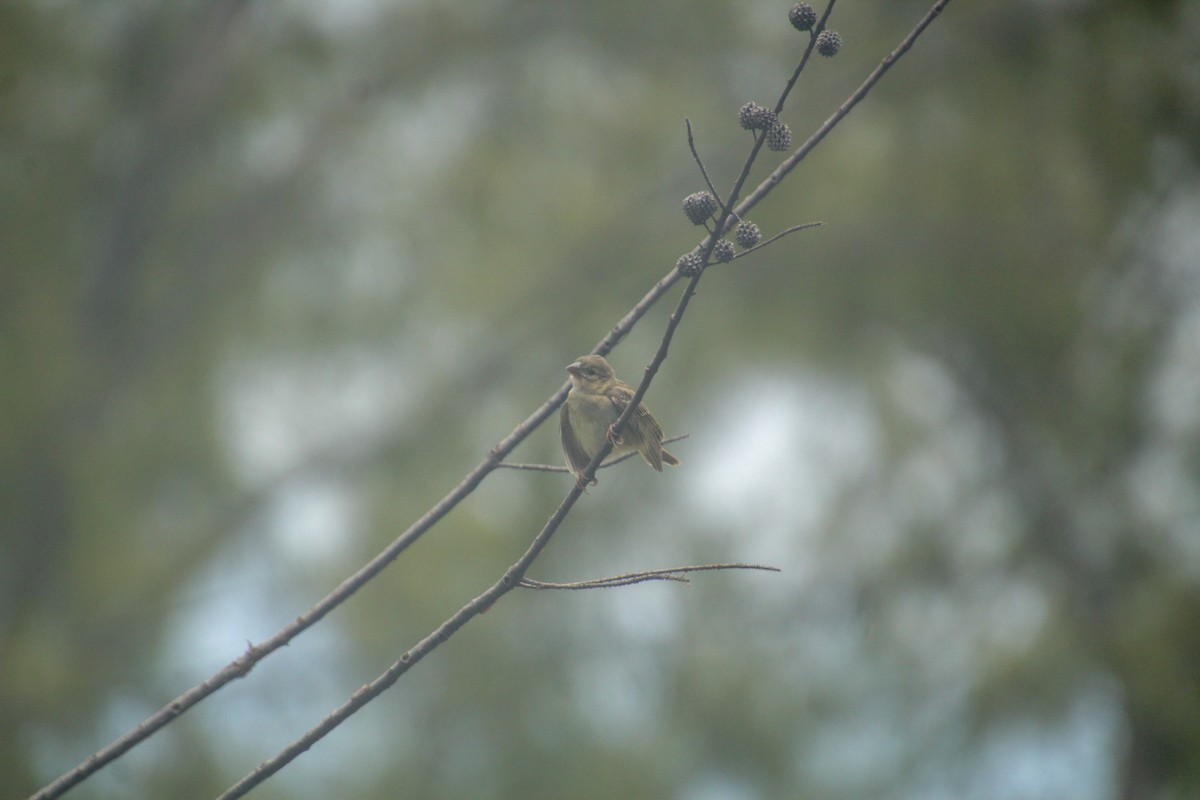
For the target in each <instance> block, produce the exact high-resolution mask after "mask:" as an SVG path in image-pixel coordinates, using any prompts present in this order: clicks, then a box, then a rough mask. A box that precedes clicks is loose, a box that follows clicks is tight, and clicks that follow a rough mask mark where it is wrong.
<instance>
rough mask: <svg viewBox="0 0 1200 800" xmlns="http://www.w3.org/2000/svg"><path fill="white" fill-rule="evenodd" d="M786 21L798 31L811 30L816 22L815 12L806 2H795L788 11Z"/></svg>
mask: <svg viewBox="0 0 1200 800" xmlns="http://www.w3.org/2000/svg"><path fill="white" fill-rule="evenodd" d="M788 21H789V22H791V23H792V27H793V28H795V29H796V30H798V31H811V30H812V27H813V25H816V24H817V12H816V11H813V7H812V6H810V5H809V4H808V3H796V5H794V6H792V10H791V11H789V12H788Z"/></svg>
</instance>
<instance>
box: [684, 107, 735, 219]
mask: <svg viewBox="0 0 1200 800" xmlns="http://www.w3.org/2000/svg"><path fill="white" fill-rule="evenodd" d="M683 121H684V123H685V124H686V125H687V135H688V137H687V139H688V149H689V150H691V151H692V158H694V159H696V166H698V167H699V168H700V174H701V175H703V176H704V182H705V183H706V184H707V185H708V190H709V191H710V192H712V196H713V197H714V198H715V199H716V201H717V204H718V205H719V206H721V211H722V212H724V211H725V208H726V206H725V201H724V200H722V199H721V193H720V192H718V191H717V187H716V186H713V182H712V179H711V178H709V177H708V170H707V169H705V168H704V161H703V160H701V158H700V154H699V153H698V152H696V139H695V137H694V136H693V135H692V121H691V120H690V119H688V118H687V117H684V119H683Z"/></svg>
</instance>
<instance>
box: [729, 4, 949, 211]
mask: <svg viewBox="0 0 1200 800" xmlns="http://www.w3.org/2000/svg"><path fill="white" fill-rule="evenodd" d="M949 2H950V0H937V2H935V3H934V4H933V7H932V8H930V9H929V11H927V12H925V16H923V17H921V21H920V22H918V23H917V25H916V27H915V28H913V29H912V30H911V31H910V32H909V34H908V35H907V36H905V37H904V38H903V39H901V40H900V44H898V45H896V49H895V50H893V51H892V52H890V53H888V54H887V55H886V56H885V57H884V59H883V61H881V62H879V66H877V67H876V68H875V69H874V70H872V71H871V74H870V75H868V76H867V78H866V80H864V81H863V82H862V84H861V85H859V87H858V88H857V89H855V90H854V91H853V92H851V94H850V96H849V97H847V98H846V99H845V101H843V102H842V104H841V105H840V106H838V108H837V110H836V111H834V112H833V114H832V115H831V116H830V117H829V119H827V120H825V122H823V123H821V127H819V128H817V129H816V131H814V132H813V134H812V136H809V137H808V140H807V141H805V142H804V144H802V145H800V146H799V147H798V148H796V150H795V151H793V152H792V154H791V155H790V156H788V157H787V158H786V159H784V160H783V162H782V163H781V164H780V165H779V166H778V167H776V168H775V170H774V172H772V173H771V174H770V175H768V176H767V177H766V178H764V179H763V181H762V183H760V184H759V185H758V188H756V189H755V190H754V191H753V192H751V193H750V194H749V195H747V196H746V199H745V200H743V201H742V202H741V203H740V204H738V206H737V208H736V209H735V211H736V213H737V214H738V215H742V214H745V213H746V212H747V211H749V210H750V209H752V208H754V206H756V205H758V204H759V203H760V202H761V201H762V200H763V198H765V197H766V196H767V195H768V194H770V193H771V190H772V189H774V188H775V186H776V185H777V184H779V182H780V181H782V180H783V179H784V177H786V176H787V174H788V173H789V172H791V171H792V170H793V169H795V168H796V165H797V164H799V163H800V162H801V161H803V160H804V157H805V156H807V155H808V154H809V153H810V152H812V150H813V148H815V147H816V146H817V145H818V144H820V143H821V140H822V139H824V138H825V137H826V136H828V135H829V132H830V131H832V130H833V129H834V128H835V127H837V124H838V123H839V122H841V121H842V120H843V119H844V118H845V117H846V115H847V114H849V113H850V112H851V111H852V110H853V109H854V107H855V106H856V105H858V103H859V101H861V100H862V99H863V98H864V97H866V96H867V93H868V92H870V91H871V89H873V88H874V87H875V84H877V83H879V80H880V78H882V77H883V76H884V75H885V74H886V73H887V71H888V70H889V69H891V68H892V67H893V66H895V65H896V62H897V61H899V60H900V57H901V56H903V55H904V54H905V53H907V52H908V51H909V50H910V49H911V48H912V46H913V44H915V43H916V41H917V38H918V37H919V36H920V35H921V34H922V33H924V32H925V29H926V28H928V27H929V26H930V24H931V23H932V22H933V21H934V20H935V19H937V17H938V15H939V14H941V13H942V10H943V9H944V8H945V7H946V4H947V3H949ZM822 24H823V22H822ZM789 88H790V86H789ZM730 202H734V200H733V198H730Z"/></svg>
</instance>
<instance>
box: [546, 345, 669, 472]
mask: <svg viewBox="0 0 1200 800" xmlns="http://www.w3.org/2000/svg"><path fill="white" fill-rule="evenodd" d="M566 370H567V376H568V377H569V378H570V379H571V390H570V392H568V393H567V400H566V402H565V403H563V406H562V412H561V413H560V415H559V430H560V432H561V434H562V445H563V453H565V454H566V457H567V467H569V468H570V470H571V472H572V473H573V474H574V475H575V485H576V486H578V487H579V488H580V489H582V488H583V487H584V484H583V477H582V472H583V469H584V467H586V466H587V465H588V464H589V463H590V462H591V460H592V457H593V456H595V455H596V453H597V452H598V451H599V450H600V448H601V447H602V446H603V445H604V442H605V440H608V441H610V442H612V443H613V449H612V455H614V456H620V455H624V454H625V453H633V452H636V453H640V454H641V456H642V458H643V459H644V460H645V462H646V463H647V464H649V465H650V466H652V467H654V468H655V469H656V470H658V471H659V472H662V471H663V464H670V465H671V466H678V465H679V464H680V461H679V459H678V458H676V457H675V456H673V455H671V454H670V453H668V452H667V451H666V450H664V449H663V446H662V440H663V429H662V426H660V425H659V424H658V421H657V420H656V419H654V417H653V415H651V413H650V410H649V409H648V408H646V405H645V404H644V403H638V407H637V411H635V412H634V413H633V416H631V417H630V418H629V421H628V422H627V423H626V424H625V428H624V429H623V430H622V431H621V436H620V438H615V437H614V436H613V430H612V426H613V423H615V422H616V421H617V418H618V417H619V416H621V414H622V412H624V411H625V409H626V408H627V407H628V406H629V401H630V400H632V399H633V395H634V390H633V388H632V387H631V386H629V384H627V383H625V382H623V381H620V380H618V379H617V375H616V373H615V372H614V371H613V368H612V366H611V365H610V364H609V363H608V362H607V361H605V360H604V357H603V356H596V355H587V356H580V357H579V358H577V359H575V360H574V361H572V362H571V363H570V364H567V367H566ZM592 483H593V484H594V483H596V479H595V478H592Z"/></svg>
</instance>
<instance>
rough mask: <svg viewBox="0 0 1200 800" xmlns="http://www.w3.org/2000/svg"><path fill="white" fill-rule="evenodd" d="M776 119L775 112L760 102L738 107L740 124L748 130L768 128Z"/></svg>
mask: <svg viewBox="0 0 1200 800" xmlns="http://www.w3.org/2000/svg"><path fill="white" fill-rule="evenodd" d="M775 121H776V116H775V112H774V111H772V110H771V109H769V108H766V107H765V106H760V105H759V104H758V103H746V105H744V106H742V107H741V108H740V109H738V124H739V125H741V126H742V127H743V128H745V129H746V130H748V131H761V130H766V129H768V128H770V127H771V126H772V125H774V124H775Z"/></svg>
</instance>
